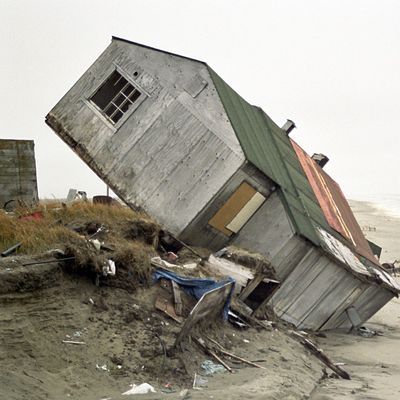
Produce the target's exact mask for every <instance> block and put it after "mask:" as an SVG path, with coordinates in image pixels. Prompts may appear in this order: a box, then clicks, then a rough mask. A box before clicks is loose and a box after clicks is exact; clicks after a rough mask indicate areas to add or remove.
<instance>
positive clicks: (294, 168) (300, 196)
mask: <svg viewBox="0 0 400 400" xmlns="http://www.w3.org/2000/svg"><path fill="white" fill-rule="evenodd" d="M208 69H209V72H210V74H211V77H212V80H213V82H214V84H215V87H216V89H217V91H218V94H219V96H220V98H221V101H222V104H223V106H224V108H225V111H226V113H227V115H228V118H229V119H230V122H231V124H232V126H233V129H234V131H235V133H236V136H237V138H238V140H239V142H240V144H241V146H242V148H243V151H244V153H245V156H246V158H247V159H248V160H249V161H250V162H251V163H252V164H254V165H255V166H256V167H257V168H258V169H259V170H260V171H262V172H264V174H265V175H267V176H268V177H269V178H271V179H272V180H273V181H274V182H276V183H277V184H278V185H279V186H280V187H281V189H282V191H281V195H282V200H283V203H284V204H285V207H286V209H287V212H288V214H289V216H290V217H291V220H292V223H293V225H294V227H295V229H296V231H297V233H298V234H300V235H302V236H304V237H306V238H307V239H309V240H310V241H312V242H313V243H315V244H317V245H319V244H320V240H319V236H318V235H317V233H316V230H315V225H319V226H321V227H322V228H324V229H325V230H327V231H329V232H331V229H330V226H329V225H328V223H327V221H326V219H325V216H324V215H323V212H322V210H321V207H320V205H319V203H318V200H317V198H316V196H315V194H314V192H313V190H312V188H311V185H310V183H309V181H308V179H307V177H306V175H305V173H304V170H303V168H302V166H301V165H300V162H299V160H298V158H297V155H296V153H295V150H294V148H293V146H292V144H291V143H290V139H289V138H288V136H287V134H286V133H285V132H284V131H283V130H282V129H281V128H280V127H279V126H278V125H276V124H275V122H274V121H272V119H271V118H269V117H268V115H267V114H265V112H264V111H263V110H262V109H261V108H259V107H256V106H252V105H251V104H249V103H248V102H247V101H246V100H244V99H243V98H242V97H241V96H239V95H238V94H237V93H236V92H235V91H234V90H233V89H232V88H231V87H230V86H229V85H228V84H227V83H225V82H224V81H223V80H222V79H221V77H220V76H219V75H217V74H216V73H215V72H214V71H213V70H212V69H211V68H210V67H208Z"/></svg>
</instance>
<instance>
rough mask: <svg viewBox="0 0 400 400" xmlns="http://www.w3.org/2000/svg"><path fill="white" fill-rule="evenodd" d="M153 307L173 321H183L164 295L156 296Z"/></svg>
mask: <svg viewBox="0 0 400 400" xmlns="http://www.w3.org/2000/svg"><path fill="white" fill-rule="evenodd" d="M155 308H156V309H157V310H160V311H162V312H164V313H165V314H167V315H168V316H169V317H170V318H172V319H173V320H174V321H176V322H178V323H180V324H181V323H182V322H183V321H184V318H182V317H180V316H179V315H177V314H176V312H175V307H174V305H173V304H172V303H171V302H170V301H169V300H168V299H166V298H165V297H163V296H158V297H157V299H156V304H155Z"/></svg>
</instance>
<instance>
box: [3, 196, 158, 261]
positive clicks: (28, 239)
mask: <svg viewBox="0 0 400 400" xmlns="http://www.w3.org/2000/svg"><path fill="white" fill-rule="evenodd" d="M37 211H38V212H40V213H41V215H42V218H41V219H39V220H29V219H26V218H24V217H26V216H27V215H29V214H31V213H32V212H37ZM89 223H97V224H99V225H104V226H105V227H106V229H107V234H106V239H107V241H108V242H109V243H111V244H113V243H121V242H124V244H125V245H129V244H130V243H132V240H136V239H143V237H144V241H145V242H146V243H147V244H148V245H149V244H151V241H152V239H154V241H155V240H156V237H157V236H158V231H159V226H158V224H157V223H155V222H154V221H153V220H152V219H151V218H150V217H148V216H147V215H145V214H143V213H139V212H135V211H133V210H131V209H129V208H127V207H115V206H108V205H102V204H92V203H89V202H77V203H73V204H71V205H68V207H63V206H62V204H60V203H58V202H51V203H42V204H40V205H39V206H38V207H36V208H35V209H18V210H16V211H15V213H13V214H6V213H4V212H1V211H0V252H2V251H4V250H6V249H7V248H9V247H11V246H13V245H15V244H16V243H19V242H22V246H21V248H20V250H19V254H27V255H33V254H39V253H42V252H45V251H48V250H51V249H54V248H62V249H63V248H65V247H66V246H76V245H79V243H81V242H82V236H81V235H80V234H78V233H77V232H75V231H74V230H73V229H71V227H74V226H79V225H81V226H82V225H85V224H89ZM132 231H133V232H132ZM135 234H136V237H135ZM103 237H104V236H103ZM152 244H153V245H154V244H155V242H154V243H152ZM153 248H154V247H153Z"/></svg>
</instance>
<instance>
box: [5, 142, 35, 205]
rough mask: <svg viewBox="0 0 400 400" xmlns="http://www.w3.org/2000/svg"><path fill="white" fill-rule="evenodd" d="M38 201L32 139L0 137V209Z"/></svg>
mask: <svg viewBox="0 0 400 400" xmlns="http://www.w3.org/2000/svg"><path fill="white" fill-rule="evenodd" d="M37 201H38V190H37V179H36V164H35V151H34V143H33V140H11V139H0V209H3V208H4V209H6V210H7V211H11V210H13V209H14V208H15V207H16V206H18V205H20V206H31V205H33V204H36V203H37Z"/></svg>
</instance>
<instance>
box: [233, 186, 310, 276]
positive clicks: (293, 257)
mask: <svg viewBox="0 0 400 400" xmlns="http://www.w3.org/2000/svg"><path fill="white" fill-rule="evenodd" d="M232 243H233V244H234V245H236V246H238V247H242V248H245V249H248V250H250V251H255V252H257V253H260V254H262V255H264V256H265V257H266V258H268V259H269V260H270V261H271V262H272V264H273V265H274V267H275V270H276V273H277V276H278V278H279V279H280V280H283V279H285V278H286V277H287V276H288V274H289V273H290V272H291V271H292V270H293V268H294V267H295V266H296V265H297V263H298V262H299V261H300V260H301V259H302V258H303V256H304V254H305V253H306V252H307V250H308V248H309V246H310V245H309V244H307V243H306V242H305V241H303V240H302V239H301V238H299V237H297V236H295V234H294V229H293V228H292V225H291V223H290V221H289V218H288V216H287V214H286V210H285V208H284V206H283V204H282V201H281V197H280V195H279V192H278V191H275V192H273V193H272V194H271V195H270V196H269V198H268V199H267V201H266V202H265V203H264V204H263V205H262V206H261V207H260V209H259V210H257V212H256V213H255V214H254V215H253V217H252V218H251V219H250V220H249V222H248V223H247V224H246V225H245V226H244V227H243V228H242V229H241V230H240V231H239V232H238V234H237V235H236V236H235V237H234V238H233V240H232Z"/></svg>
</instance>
